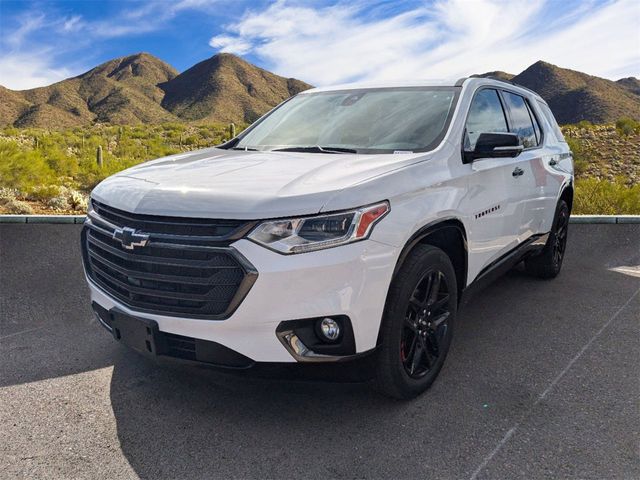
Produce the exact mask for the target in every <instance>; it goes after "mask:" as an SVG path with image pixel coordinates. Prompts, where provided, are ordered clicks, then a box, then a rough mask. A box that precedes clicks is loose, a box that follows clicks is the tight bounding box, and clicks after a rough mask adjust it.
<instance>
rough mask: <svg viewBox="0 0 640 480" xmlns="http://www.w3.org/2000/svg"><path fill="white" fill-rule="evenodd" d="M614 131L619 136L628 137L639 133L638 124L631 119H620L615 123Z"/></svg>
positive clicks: (639, 126) (639, 125) (639, 127)
mask: <svg viewBox="0 0 640 480" xmlns="http://www.w3.org/2000/svg"><path fill="white" fill-rule="evenodd" d="M616 130H617V131H618V134H619V135H621V136H625V137H626V136H629V135H634V134H638V133H640V122H638V121H637V120H634V119H632V118H621V119H620V120H618V121H617V122H616Z"/></svg>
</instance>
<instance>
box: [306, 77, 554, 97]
mask: <svg viewBox="0 0 640 480" xmlns="http://www.w3.org/2000/svg"><path fill="white" fill-rule="evenodd" d="M467 82H472V83H475V84H481V85H482V84H484V85H496V86H500V85H502V86H505V84H506V85H510V86H512V87H515V88H521V89H523V90H525V91H527V92H530V93H532V94H534V95H535V96H536V97H537V98H539V99H540V100H542V98H541V97H540V95H539V94H538V93H536V92H534V91H533V90H531V89H529V88H527V87H524V86H522V85H518V84H517V83H514V82H510V81H508V80H503V79H501V78H493V77H463V78H459V79H449V80H407V81H393V82H358V83H346V84H342V85H332V86H326V87H316V88H312V89H310V90H305V91H304V92H301V94H306V93H319V92H332V91H338V90H360V89H365V88H394V87H461V86H463V84H465V83H467Z"/></svg>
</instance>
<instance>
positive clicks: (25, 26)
mask: <svg viewBox="0 0 640 480" xmlns="http://www.w3.org/2000/svg"><path fill="white" fill-rule="evenodd" d="M17 20H18V23H19V26H18V27H17V28H16V29H14V30H13V31H12V32H11V35H7V36H6V38H5V39H4V40H5V41H6V42H7V44H8V45H10V46H11V47H13V48H17V47H20V45H22V43H23V42H24V39H25V38H26V37H27V36H29V35H30V34H31V33H32V32H35V31H37V30H38V29H39V28H41V27H42V26H43V25H44V15H43V14H41V13H38V14H35V15H33V14H27V15H22V16H21V17H19V18H18V19H17Z"/></svg>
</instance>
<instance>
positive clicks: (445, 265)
mask: <svg viewBox="0 0 640 480" xmlns="http://www.w3.org/2000/svg"><path fill="white" fill-rule="evenodd" d="M457 304H458V300H457V284H456V276H455V272H454V269H453V265H452V264H451V261H450V260H449V257H448V256H447V255H446V254H445V253H444V252H443V251H442V250H440V249H439V248H436V247H433V246H430V245H420V246H418V247H416V248H415V249H414V250H413V251H412V252H411V253H410V255H409V257H408V258H407V259H406V260H405V262H404V264H403V266H402V267H401V269H400V271H399V272H398V274H397V275H396V278H395V279H394V280H393V283H392V285H391V288H390V290H389V297H388V298H387V305H386V308H385V313H384V316H383V320H382V326H381V334H382V337H381V345H380V352H379V353H380V356H379V358H378V365H377V372H376V383H377V387H378V389H379V390H380V391H381V392H382V393H384V394H386V395H388V396H391V397H394V398H400V399H408V398H412V397H415V396H417V395H419V394H420V393H422V392H424V391H425V390H426V389H427V388H429V386H430V385H431V384H432V383H433V381H434V380H435V378H436V377H437V375H438V373H439V372H440V369H441V368H442V365H443V363H444V359H445V357H446V355H447V352H448V351H449V345H450V344H451V338H452V335H453V324H454V320H455V316H456V308H457Z"/></svg>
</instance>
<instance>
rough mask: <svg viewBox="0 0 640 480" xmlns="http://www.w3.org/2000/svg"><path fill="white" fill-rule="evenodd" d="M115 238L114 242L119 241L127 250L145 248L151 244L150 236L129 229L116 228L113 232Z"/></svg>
mask: <svg viewBox="0 0 640 480" xmlns="http://www.w3.org/2000/svg"><path fill="white" fill-rule="evenodd" d="M113 238H114V240H118V241H119V242H120V243H121V244H122V246H123V247H124V248H126V249H127V250H133V249H134V248H136V247H144V246H146V245H147V243H149V235H147V234H146V233H138V232H136V231H135V230H134V229H133V228H129V227H123V228H116V229H115V230H114V231H113Z"/></svg>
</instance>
